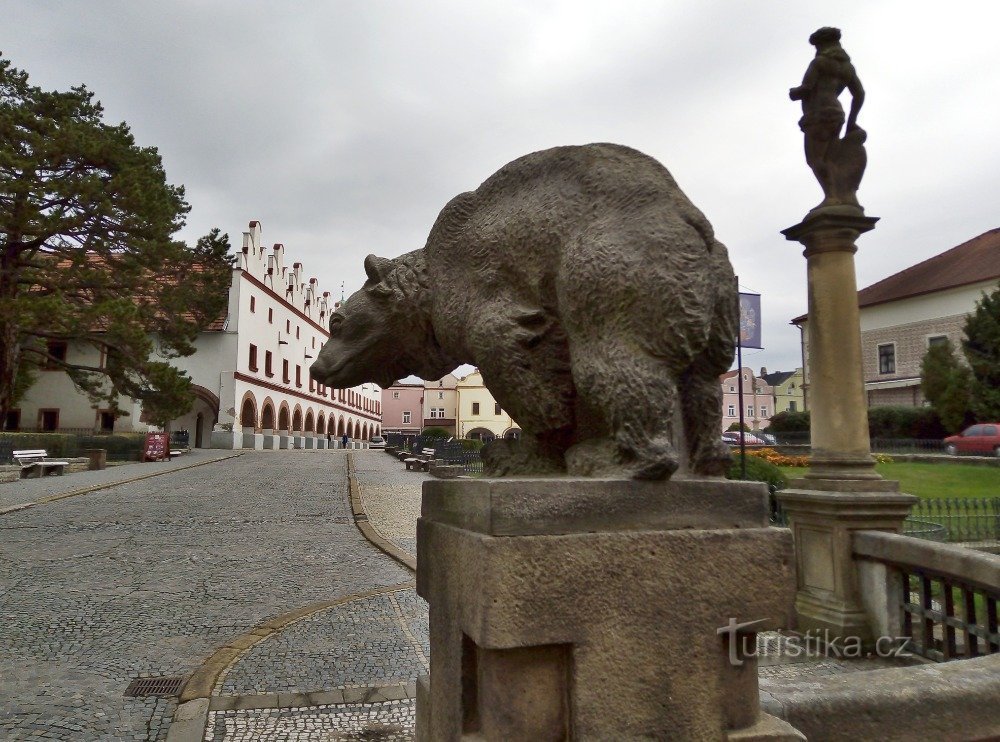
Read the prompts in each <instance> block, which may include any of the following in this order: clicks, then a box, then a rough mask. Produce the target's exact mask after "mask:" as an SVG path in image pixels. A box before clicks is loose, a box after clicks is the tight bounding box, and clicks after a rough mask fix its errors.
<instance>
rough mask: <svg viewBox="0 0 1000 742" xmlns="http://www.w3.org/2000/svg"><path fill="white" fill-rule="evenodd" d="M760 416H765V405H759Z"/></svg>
mask: <svg viewBox="0 0 1000 742" xmlns="http://www.w3.org/2000/svg"><path fill="white" fill-rule="evenodd" d="M760 416H761V417H767V407H761V408H760Z"/></svg>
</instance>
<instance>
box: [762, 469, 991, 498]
mask: <svg viewBox="0 0 1000 742" xmlns="http://www.w3.org/2000/svg"><path fill="white" fill-rule="evenodd" d="M876 469H877V470H878V473H879V474H881V475H882V476H883V477H885V478H886V479H896V480H899V489H900V491H901V492H906V493H907V494H911V495H916V496H917V497H922V498H938V497H1000V467H997V466H977V465H975V464H945V463H941V464H922V463H899V464H879V465H878V466H877V467H876ZM781 471H783V472H784V473H785V476H786V477H788V478H789V479H794V478H796V477H801V476H802V475H803V474H805V473H806V471H807V469H804V468H799V467H794V466H783V467H781Z"/></svg>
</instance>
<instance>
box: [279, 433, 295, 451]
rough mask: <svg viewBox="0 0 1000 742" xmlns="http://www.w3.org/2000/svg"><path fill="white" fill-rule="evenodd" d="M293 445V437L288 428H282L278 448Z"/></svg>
mask: <svg viewBox="0 0 1000 742" xmlns="http://www.w3.org/2000/svg"><path fill="white" fill-rule="evenodd" d="M291 447H292V437H291V436H290V435H289V434H288V431H287V430H282V431H281V434H280V435H279V436H278V448H291Z"/></svg>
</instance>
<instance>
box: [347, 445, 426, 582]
mask: <svg viewBox="0 0 1000 742" xmlns="http://www.w3.org/2000/svg"><path fill="white" fill-rule="evenodd" d="M347 483H348V488H349V491H350V499H351V512H352V513H353V515H354V525H356V526H357V527H358V530H359V531H361V535H362V536H364V537H365V538H366V539H368V540H369V541H370V542H371V543H372V544H373V545H374V546H375V548H377V549H379V550H380V551H382V552H383V553H385V554H386V555H388V556H390V557H392V558H393V559H395V560H396V561H397V562H399V563H400V564H402V565H403V566H404V567H406V568H407V569H409V570H411V571H412V572H416V571H417V559H416V557H414V556H413V555H412V554H409V553H407V552H405V551H403V550H402V549H400V548H399V547H398V546H396V544H394V543H392V541H390V540H389V539H387V538H385V537H384V536H383V535H382V534H381V533H379V532H378V530H377V529H376V528H375V527H374V526H373V525H372V524H371V521H370V520H369V519H368V513H366V512H365V508H364V503H363V502H362V499H361V485H359V484H358V480H357V477H355V476H354V457H353V455H352V454H351V452H349V451H348V453H347Z"/></svg>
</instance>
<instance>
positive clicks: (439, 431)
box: [420, 426, 451, 438]
mask: <svg viewBox="0 0 1000 742" xmlns="http://www.w3.org/2000/svg"><path fill="white" fill-rule="evenodd" d="M420 435H422V436H423V437H424V438H450V437H451V434H450V433H449V432H448V431H447V430H446V429H445V428H441V427H438V426H431V427H427V428H424V429H423V431H422V432H421V433H420Z"/></svg>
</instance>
